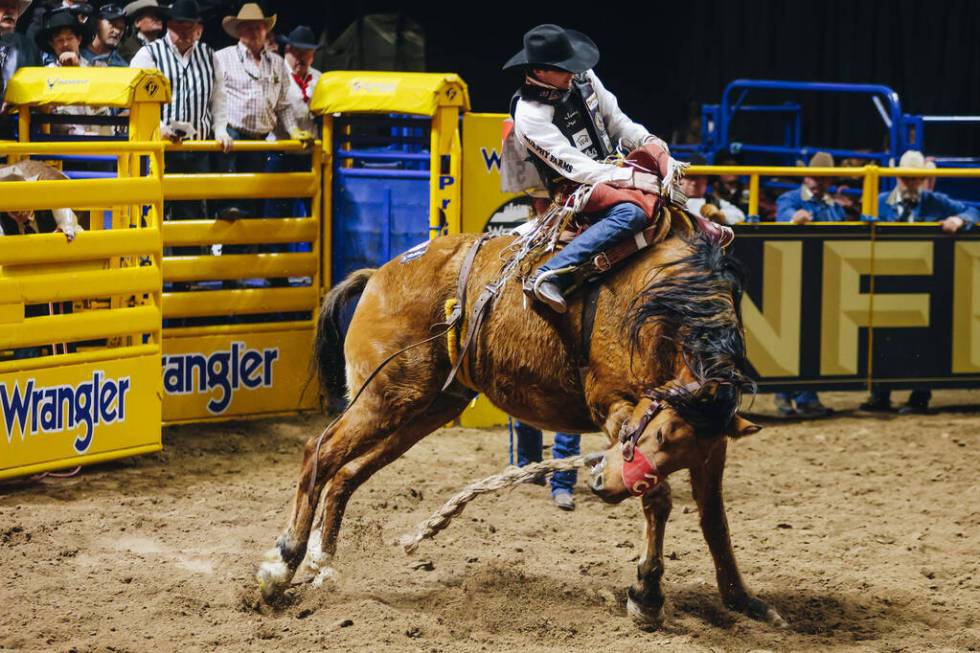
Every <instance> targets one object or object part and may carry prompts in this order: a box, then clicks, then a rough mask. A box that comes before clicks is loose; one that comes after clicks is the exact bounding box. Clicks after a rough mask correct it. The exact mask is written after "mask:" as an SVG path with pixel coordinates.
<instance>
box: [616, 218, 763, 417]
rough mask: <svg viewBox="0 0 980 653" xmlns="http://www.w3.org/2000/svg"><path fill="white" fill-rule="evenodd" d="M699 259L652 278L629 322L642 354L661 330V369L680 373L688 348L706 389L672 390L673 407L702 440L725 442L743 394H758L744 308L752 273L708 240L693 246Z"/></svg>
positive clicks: (657, 350)
mask: <svg viewBox="0 0 980 653" xmlns="http://www.w3.org/2000/svg"><path fill="white" fill-rule="evenodd" d="M688 243H689V245H690V246H691V253H690V254H689V255H687V256H685V257H683V258H681V259H678V260H676V261H673V262H670V263H667V264H664V265H661V266H658V267H657V268H655V269H654V270H653V271H652V275H653V278H652V281H651V282H650V284H649V285H647V286H646V288H644V289H643V290H642V291H641V292H640V294H639V295H637V296H636V297H635V298H634V299H633V301H632V303H631V304H630V309H629V311H628V312H627V314H626V317H625V326H626V328H627V329H628V333H629V337H630V342H631V345H632V347H633V349H634V351H636V350H637V349H639V348H640V347H641V344H642V345H645V346H644V347H643V348H644V349H646V348H647V347H649V342H648V341H646V342H642V343H641V340H645V339H646V338H648V337H649V333H650V332H649V330H647V329H646V327H648V326H649V325H651V324H655V325H656V327H657V330H656V332H655V333H656V334H657V336H658V337H657V342H656V344H655V345H654V355H655V356H657V357H658V359H659V363H660V365H661V369H672V368H673V366H674V362H675V356H676V352H677V344H678V343H679V344H680V348H681V351H682V352H683V356H684V360H685V362H686V364H687V366H688V368H689V369H690V370H691V372H693V373H694V375H695V376H696V377H697V379H698V381H699V382H700V383H701V388H700V389H698V390H696V391H693V392H692V391H689V390H686V389H684V388H682V387H680V386H677V385H672V386H670V387H669V390H667V389H664V394H665V397H663V398H665V399H666V398H668V396H666V395H669V403H670V406H671V408H673V409H674V410H675V411H676V412H677V413H678V414H679V415H680V417H681V418H682V419H684V420H685V421H687V422H688V423H690V424H691V425H692V426H693V427H694V428H695V429H696V431H697V432H698V433H704V434H706V435H708V434H710V435H717V434H718V433H721V432H722V431H723V429H725V428H726V427H727V426H728V424H729V423H730V422H731V419H732V417H733V416H734V415H735V411H736V410H737V409H738V405H739V401H740V399H741V394H742V392H743V391H749V392H755V382H754V381H752V379H751V378H749V376H748V375H747V374H746V372H745V370H746V357H745V339H744V338H743V335H742V326H741V315H740V314H739V308H738V307H739V303H740V300H741V297H742V288H743V286H744V281H745V273H744V270H743V269H742V266H741V264H740V263H739V262H738V261H737V260H736V259H735V258H734V257H733V256H730V255H728V254H726V253H725V251H724V250H723V249H722V248H721V247H719V246H717V245H715V244H712V243H711V242H709V241H708V239H707V238H706V237H705V236H704V235H703V234H696V235H695V236H693V237H692V238H689V239H688Z"/></svg>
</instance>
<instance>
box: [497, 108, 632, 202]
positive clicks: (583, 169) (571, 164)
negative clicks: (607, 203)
mask: <svg viewBox="0 0 980 653" xmlns="http://www.w3.org/2000/svg"><path fill="white" fill-rule="evenodd" d="M554 112H555V110H554V107H551V106H549V105H547V104H543V103H541V102H527V101H525V100H521V101H520V102H518V103H517V108H516V110H515V111H514V133H515V134H516V135H517V138H518V140H519V141H520V142H521V143H523V144H524V146H525V147H526V148H527V149H528V151H529V152H531V153H532V154H535V155H537V156H538V158H540V159H541V160H542V161H544V162H545V163H547V164H548V165H549V166H550V167H552V168H554V169H555V170H556V171H557V172H558V174H560V175H561V176H562V177H565V178H566V179H571V180H572V181H575V182H578V183H580V184H599V183H602V182H604V181H613V182H626V183H628V182H629V181H630V180H631V179H632V176H633V170H632V168H625V167H624V168H621V167H618V166H614V165H611V164H608V163H600V162H599V161H593V160H592V159H590V158H589V157H588V156H586V155H585V154H583V153H582V152H580V151H579V150H577V149H575V148H574V147H572V144H571V143H569V142H568V139H567V138H565V136H564V135H562V133H561V132H560V131H558V128H557V127H556V126H555V125H554V123H553V122H552V117H553V115H554Z"/></svg>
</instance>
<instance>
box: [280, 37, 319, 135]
mask: <svg viewBox="0 0 980 653" xmlns="http://www.w3.org/2000/svg"><path fill="white" fill-rule="evenodd" d="M278 41H279V43H281V44H282V45H285V46H286V52H285V54H284V56H283V61H285V63H286V75H287V76H288V77H289V90H288V91H287V93H286V97H287V99H288V100H289V106H290V107H292V110H293V116H294V117H295V118H296V126H297V127H299V128H300V129H303V130H306V131H308V132H311V133H314V132H315V125H314V124H313V116H312V114H310V109H309V104H310V97H311V96H312V95H313V89H314V88H316V84H317V82H318V81H320V71H319V70H317V69H316V68H314V67H313V55H314V54H316V51H317V50H319V49H320V46H319V45H318V44H317V42H316V37H315V36H314V35H313V30H311V29H310V28H309V27H307V26H306V25H298V26H296V27H295V28H293V30H292V31H291V32H290V33H289V34H287V35H285V36H280V37H278ZM276 136H277V137H280V138H288V137H289V135H288V134H286V133H285V132H284V131H282V127H281V126H280V127H279V129H277V132H276Z"/></svg>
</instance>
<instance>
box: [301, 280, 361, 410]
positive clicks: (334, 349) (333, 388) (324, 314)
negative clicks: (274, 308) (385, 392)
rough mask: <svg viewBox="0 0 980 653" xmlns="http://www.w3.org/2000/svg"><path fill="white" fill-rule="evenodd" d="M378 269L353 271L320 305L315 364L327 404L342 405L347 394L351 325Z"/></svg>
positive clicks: (315, 341)
mask: <svg viewBox="0 0 980 653" xmlns="http://www.w3.org/2000/svg"><path fill="white" fill-rule="evenodd" d="M374 273H375V270H374V269H373V268H364V269H362V270H357V271H355V272H352V273H351V274H350V275H348V277H347V278H346V279H344V280H343V281H342V282H340V283H339V284H337V285H336V286H334V287H333V288H332V289H331V290H330V292H329V293H327V296H326V297H325V298H324V299H323V305H322V306H321V307H320V317H319V318H318V319H317V324H316V338H315V339H314V345H313V368H314V369H315V370H316V374H317V377H318V378H319V380H320V390H321V391H322V392H323V394H324V396H325V398H326V402H327V405H328V406H330V407H331V408H334V409H339V408H342V407H343V405H344V403H345V402H346V397H347V369H346V367H347V361H346V360H345V358H344V340H345V339H346V336H347V326H348V325H349V324H350V317H351V316H352V315H353V313H354V308H355V307H356V306H357V302H358V300H359V299H360V297H361V293H363V292H364V287H365V286H367V283H368V281H369V280H370V279H371V276H372V275H373V274H374Z"/></svg>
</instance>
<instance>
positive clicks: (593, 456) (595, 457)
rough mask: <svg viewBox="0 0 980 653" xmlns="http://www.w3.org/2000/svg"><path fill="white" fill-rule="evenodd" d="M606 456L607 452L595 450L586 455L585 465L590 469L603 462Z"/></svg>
mask: <svg viewBox="0 0 980 653" xmlns="http://www.w3.org/2000/svg"><path fill="white" fill-rule="evenodd" d="M605 457H606V454H604V453H603V452H601V451H594V452H592V453H590V454H588V455H587V456H585V466H586V467H588V468H589V469H592V468H594V467H595V466H596V465H598V464H599V463H601V462H602V461H603V460H604V459H605Z"/></svg>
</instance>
